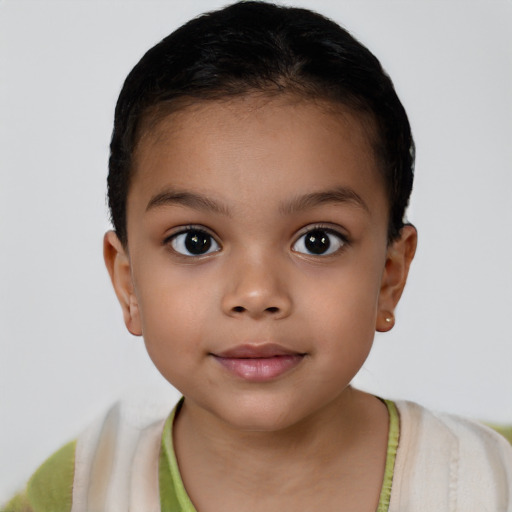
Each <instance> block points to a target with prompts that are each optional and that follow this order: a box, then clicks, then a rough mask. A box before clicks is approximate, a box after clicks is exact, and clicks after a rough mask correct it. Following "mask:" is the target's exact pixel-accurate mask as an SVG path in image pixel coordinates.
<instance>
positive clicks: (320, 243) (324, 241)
mask: <svg viewBox="0 0 512 512" xmlns="http://www.w3.org/2000/svg"><path fill="white" fill-rule="evenodd" d="M346 242H347V241H346V238H345V237H344V236H343V235H341V234H340V233H337V232H336V231H333V230H331V229H326V228H315V229H312V230H310V231H308V232H307V233H305V234H304V235H302V236H301V237H300V238H299V239H298V240H297V241H296V242H295V243H294V244H293V246H292V250H293V251H295V252H300V253H303V254H312V255H315V256H328V255H329V254H334V253H335V252H336V251H339V250H340V249H341V248H342V247H343V246H344V245H345V244H346Z"/></svg>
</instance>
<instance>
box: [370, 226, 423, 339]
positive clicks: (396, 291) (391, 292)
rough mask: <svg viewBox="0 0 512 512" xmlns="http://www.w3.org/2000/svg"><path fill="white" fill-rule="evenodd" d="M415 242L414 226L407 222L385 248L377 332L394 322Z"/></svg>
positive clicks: (416, 236) (416, 238)
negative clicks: (397, 235) (396, 237)
mask: <svg viewBox="0 0 512 512" xmlns="http://www.w3.org/2000/svg"><path fill="white" fill-rule="evenodd" d="M417 243H418V233H417V231H416V228H415V227H414V226H413V225H412V224H407V225H405V226H404V227H403V228H402V230H401V231H400V238H399V239H398V240H395V241H394V242H392V243H391V244H390V245H389V247H388V249H387V254H386V264H385V267H384V272H383V274H382V281H381V288H380V294H379V304H378V311H377V322H376V326H375V330H377V331H379V332H386V331H389V330H391V329H392V328H393V326H394V324H395V316H394V311H395V308H396V305H397V304H398V301H399V300H400V297H401V296H402V292H403V290H404V287H405V283H406V281H407V275H408V274H409V267H410V265H411V261H412V259H413V258H414V253H415V252H416V245H417Z"/></svg>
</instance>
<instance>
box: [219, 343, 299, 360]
mask: <svg viewBox="0 0 512 512" xmlns="http://www.w3.org/2000/svg"><path fill="white" fill-rule="evenodd" d="M213 355H214V356H217V357H223V358H226V359H227V358H232V359H257V358H262V359H263V358H267V357H276V356H289V355H303V354H302V353H301V352H297V351H296V350H291V349H289V348H286V347H283V346H282V345H279V344H277V343H264V344H261V345H258V344H250V343H247V344H245V345H237V346H236V347H232V348H229V349H227V350H223V351H222V352H217V353H214V354H213Z"/></svg>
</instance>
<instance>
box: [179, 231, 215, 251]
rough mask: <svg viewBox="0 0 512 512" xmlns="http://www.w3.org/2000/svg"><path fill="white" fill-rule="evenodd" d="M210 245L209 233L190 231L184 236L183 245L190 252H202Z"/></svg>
mask: <svg viewBox="0 0 512 512" xmlns="http://www.w3.org/2000/svg"><path fill="white" fill-rule="evenodd" d="M211 245H212V240H211V237H210V235H208V234H206V233H202V232H201V231H190V232H189V233H187V237H186V238H185V247H186V248H187V251H188V252H190V253H191V254H204V253H205V252H207V251H208V249H209V248H210V247H211Z"/></svg>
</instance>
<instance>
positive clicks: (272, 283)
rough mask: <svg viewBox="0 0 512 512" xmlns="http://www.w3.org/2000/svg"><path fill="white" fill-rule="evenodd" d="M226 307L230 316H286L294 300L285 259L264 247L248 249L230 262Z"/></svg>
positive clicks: (224, 301)
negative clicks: (287, 279)
mask: <svg viewBox="0 0 512 512" xmlns="http://www.w3.org/2000/svg"><path fill="white" fill-rule="evenodd" d="M227 274H228V279H227V286H226V291H225V294H224V297H223V304H222V307H223V310H224V312H225V313H226V314H228V315H231V316H240V315H245V316H250V317H253V318H259V317H264V316H272V317H275V318H282V317H285V316H287V315H288V314H289V313H290V311H291V307H292V301H291V297H290V294H289V290H288V287H287V284H286V278H285V273H284V269H283V262H282V261H281V260H280V259H279V258H278V257H276V256H275V255H273V256H272V255H270V254H268V253H267V252H266V251H264V250H263V249H254V250H250V249H246V250H245V251H243V252H242V253H241V254H239V255H238V256H237V257H236V259H235V258H233V259H232V260H231V261H230V262H229V266H228V269H227Z"/></svg>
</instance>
